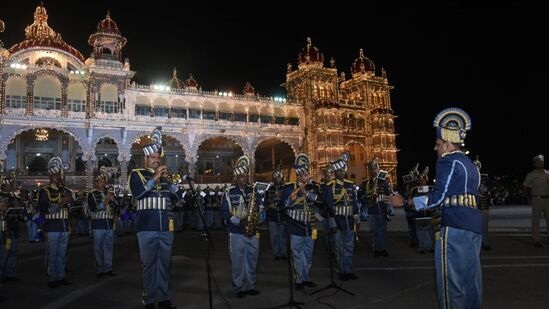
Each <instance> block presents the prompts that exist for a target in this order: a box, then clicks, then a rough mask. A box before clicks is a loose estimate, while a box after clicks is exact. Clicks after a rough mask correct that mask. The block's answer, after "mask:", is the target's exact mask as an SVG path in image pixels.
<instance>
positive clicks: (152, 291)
mask: <svg viewBox="0 0 549 309" xmlns="http://www.w3.org/2000/svg"><path fill="white" fill-rule="evenodd" d="M160 130H161V128H157V129H155V130H154V131H153V132H152V134H151V139H152V143H151V144H148V145H146V146H145V147H143V152H144V153H145V168H139V169H134V170H132V172H131V174H130V177H129V183H130V190H131V194H132V196H133V197H134V198H135V200H137V222H136V225H137V239H138V243H139V254H140V256H141V264H142V268H143V304H144V305H145V308H155V302H158V307H159V308H175V306H174V305H172V303H171V301H170V297H169V294H168V282H169V279H170V274H169V269H170V258H171V255H172V243H173V231H174V223H173V217H172V214H171V205H172V202H175V201H177V200H179V199H180V198H181V192H180V191H178V187H177V185H176V184H174V183H172V182H171V181H170V179H168V178H169V177H166V176H167V172H168V167H167V166H166V165H163V164H162V163H161V158H162V157H163V156H164V152H163V149H162V132H161V131H160Z"/></svg>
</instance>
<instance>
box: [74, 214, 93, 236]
mask: <svg viewBox="0 0 549 309" xmlns="http://www.w3.org/2000/svg"><path fill="white" fill-rule="evenodd" d="M89 224H90V220H88V218H79V219H76V233H77V234H78V235H86V234H88V231H89V228H90V227H89Z"/></svg>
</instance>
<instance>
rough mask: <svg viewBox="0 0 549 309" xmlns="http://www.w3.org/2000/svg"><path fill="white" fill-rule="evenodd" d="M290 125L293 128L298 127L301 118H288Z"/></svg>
mask: <svg viewBox="0 0 549 309" xmlns="http://www.w3.org/2000/svg"><path fill="white" fill-rule="evenodd" d="M288 124H289V125H291V126H298V125H299V118H288Z"/></svg>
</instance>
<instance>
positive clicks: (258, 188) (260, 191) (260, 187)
mask: <svg viewBox="0 0 549 309" xmlns="http://www.w3.org/2000/svg"><path fill="white" fill-rule="evenodd" d="M269 186H270V184H268V183H264V182H256V183H255V184H254V187H253V189H252V195H251V196H250V199H249V200H248V207H247V210H248V211H247V213H248V216H247V217H246V221H245V224H244V234H245V235H246V236H248V237H252V236H254V235H255V234H256V231H257V225H258V224H259V203H258V202H256V199H257V195H259V197H260V200H261V199H262V198H263V195H264V194H265V191H267V189H268V188H269Z"/></svg>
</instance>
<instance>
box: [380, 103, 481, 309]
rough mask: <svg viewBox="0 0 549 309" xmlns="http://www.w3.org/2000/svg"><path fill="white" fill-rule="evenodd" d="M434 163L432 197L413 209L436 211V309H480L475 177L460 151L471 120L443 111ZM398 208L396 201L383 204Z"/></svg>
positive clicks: (450, 110) (457, 111)
mask: <svg viewBox="0 0 549 309" xmlns="http://www.w3.org/2000/svg"><path fill="white" fill-rule="evenodd" d="M434 126H435V127H436V128H437V139H436V144H435V151H436V152H437V155H438V157H439V159H438V161H437V169H436V179H435V186H434V189H433V191H431V192H430V193H429V194H428V195H426V196H420V197H416V198H414V206H415V207H416V209H423V208H435V207H436V208H439V209H440V231H437V232H436V233H435V270H436V283H437V292H438V299H439V306H440V308H480V307H481V302H482V272H481V266H480V249H481V244H482V230H483V227H482V216H481V213H480V211H479V209H478V188H479V183H480V173H479V170H478V168H477V167H476V166H475V164H474V163H473V161H472V160H471V159H469V158H468V157H467V156H466V155H465V153H463V151H462V150H461V149H462V147H463V144H464V142H465V135H466V131H468V130H470V129H471V119H470V117H469V115H467V113H465V111H463V110H461V109H458V108H448V109H445V110H443V111H442V112H441V113H439V114H438V115H437V117H436V118H435V121H434ZM386 201H387V202H390V203H391V204H392V205H396V206H402V205H403V203H404V199H403V198H402V196H400V195H395V196H390V197H387V198H386Z"/></svg>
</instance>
